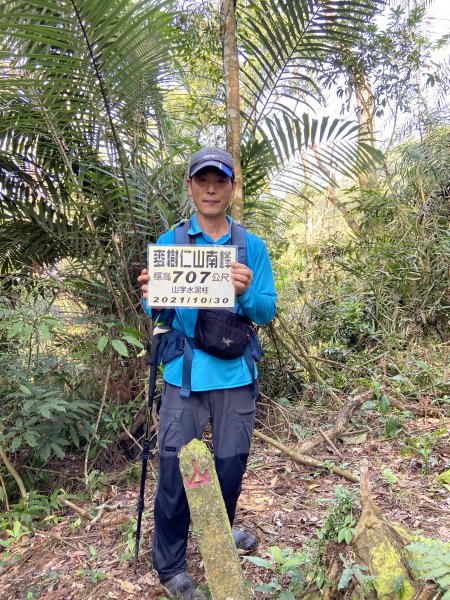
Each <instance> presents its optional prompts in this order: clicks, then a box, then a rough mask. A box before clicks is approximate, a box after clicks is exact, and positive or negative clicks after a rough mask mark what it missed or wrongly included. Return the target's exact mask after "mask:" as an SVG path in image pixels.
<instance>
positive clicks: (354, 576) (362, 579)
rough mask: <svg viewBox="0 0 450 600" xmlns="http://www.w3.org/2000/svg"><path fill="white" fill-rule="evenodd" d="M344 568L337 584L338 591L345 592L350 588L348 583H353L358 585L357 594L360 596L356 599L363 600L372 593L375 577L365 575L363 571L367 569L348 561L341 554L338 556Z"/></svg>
mask: <svg viewBox="0 0 450 600" xmlns="http://www.w3.org/2000/svg"><path fill="white" fill-rule="evenodd" d="M339 557H340V559H341V561H342V564H343V566H344V568H343V569H342V574H341V577H340V579H339V583H338V590H346V589H348V587H349V586H350V583H352V582H355V583H357V584H358V585H359V590H358V591H359V592H360V594H361V595H358V597H360V598H361V600H363V599H364V598H365V597H366V594H367V593H369V594H370V593H371V592H373V589H374V583H375V581H376V577H373V576H372V575H367V574H366V573H365V571H367V570H368V567H365V566H363V565H359V564H358V563H355V562H353V561H350V560H348V559H347V558H345V556H343V555H342V554H340V555H339Z"/></svg>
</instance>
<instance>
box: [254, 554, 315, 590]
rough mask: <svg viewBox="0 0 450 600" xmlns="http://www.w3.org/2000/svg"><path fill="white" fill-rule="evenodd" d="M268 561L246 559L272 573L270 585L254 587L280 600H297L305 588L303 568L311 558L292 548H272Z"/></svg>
mask: <svg viewBox="0 0 450 600" xmlns="http://www.w3.org/2000/svg"><path fill="white" fill-rule="evenodd" d="M269 551H270V556H269V558H268V559H265V558H260V557H259V556H246V557H245V559H246V560H248V561H250V562H252V563H253V564H255V565H257V566H258V567H262V568H264V569H267V570H268V571H270V572H271V573H272V574H273V575H272V579H271V580H270V582H268V583H264V584H261V585H253V589H254V590H255V591H257V592H263V593H266V594H267V593H271V594H275V596H274V597H275V598H278V599H279V600H295V598H296V597H297V596H296V594H298V593H300V591H301V590H302V589H304V587H305V582H306V578H305V573H304V569H301V568H300V567H303V566H304V565H306V564H308V562H309V556H308V555H307V554H306V553H304V552H294V551H293V550H292V548H280V547H279V546H272V547H271V548H270V549H269Z"/></svg>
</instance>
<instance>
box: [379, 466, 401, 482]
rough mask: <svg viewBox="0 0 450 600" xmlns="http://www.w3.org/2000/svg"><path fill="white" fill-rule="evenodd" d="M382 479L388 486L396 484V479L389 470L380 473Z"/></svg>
mask: <svg viewBox="0 0 450 600" xmlns="http://www.w3.org/2000/svg"><path fill="white" fill-rule="evenodd" d="M381 474H382V475H383V477H384V479H385V480H386V481H387V482H388V483H389V485H395V484H396V483H398V477H397V475H396V474H395V473H393V472H392V471H391V469H383V471H382V473H381Z"/></svg>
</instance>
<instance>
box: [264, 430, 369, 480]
mask: <svg viewBox="0 0 450 600" xmlns="http://www.w3.org/2000/svg"><path fill="white" fill-rule="evenodd" d="M254 435H255V437H257V438H259V439H260V440H263V441H264V442H266V443H267V444H270V445H271V446H274V447H275V448H278V449H279V450H281V451H282V452H284V453H285V454H287V455H288V456H289V457H290V458H292V459H293V460H294V461H295V462H297V463H299V464H301V465H305V466H307V467H314V468H315V469H328V465H327V464H326V463H324V462H322V461H320V460H316V459H315V458H312V457H311V456H306V455H305V454H299V453H298V452H296V451H295V450H291V448H288V447H287V446H285V445H284V444H281V443H280V442H277V440H274V439H273V438H270V437H269V436H267V435H264V433H261V432H260V431H257V430H255V432H254ZM330 471H331V472H332V473H334V474H335V475H339V476H340V477H344V478H345V479H347V480H348V481H351V482H352V483H358V482H359V479H358V477H356V476H355V475H353V473H350V471H347V470H345V469H341V468H340V467H335V466H333V467H331V468H330Z"/></svg>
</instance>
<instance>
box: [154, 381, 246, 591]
mask: <svg viewBox="0 0 450 600" xmlns="http://www.w3.org/2000/svg"><path fill="white" fill-rule="evenodd" d="M179 391H180V388H177V387H174V386H172V385H170V384H168V383H165V384H164V390H163V395H162V402H161V410H160V413H159V419H160V420H159V434H158V448H159V472H158V487H157V491H156V499H155V513H154V517H155V529H154V534H153V549H152V550H153V566H154V568H155V569H156V570H157V571H158V574H159V577H160V580H161V581H162V582H163V583H164V582H165V581H167V580H168V579H170V578H171V577H174V576H175V575H177V574H178V573H181V572H182V571H185V570H186V545H187V537H188V530H189V519H190V516H189V506H188V503H187V499H186V494H185V491H184V487H183V481H182V478H181V473H180V469H179V461H178V456H177V455H178V452H179V451H180V449H181V447H182V446H183V445H185V444H187V443H188V442H190V441H191V440H192V439H194V438H197V439H202V436H203V431H204V429H205V426H206V424H207V422H208V421H209V420H210V419H211V428H212V442H213V450H214V458H215V466H216V470H217V476H218V479H219V483H220V486H221V490H222V495H223V498H224V501H225V506H226V509H227V513H228V517H229V519H230V523H231V524H233V520H234V515H235V511H236V504H237V501H238V498H239V494H240V493H241V482H242V477H243V475H244V472H245V469H246V466H247V459H248V453H249V449H250V444H251V440H252V435H253V427H254V423H255V408H256V400H255V397H254V394H253V392H252V386H251V385H246V386H242V387H238V388H231V389H228V390H210V391H206V392H191V394H190V396H189V398H182V397H180V395H179Z"/></svg>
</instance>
